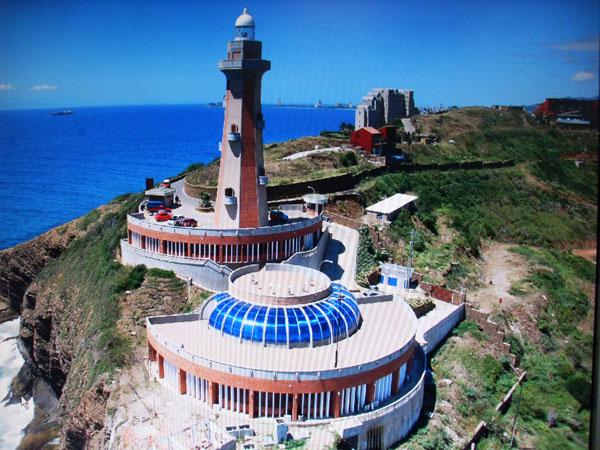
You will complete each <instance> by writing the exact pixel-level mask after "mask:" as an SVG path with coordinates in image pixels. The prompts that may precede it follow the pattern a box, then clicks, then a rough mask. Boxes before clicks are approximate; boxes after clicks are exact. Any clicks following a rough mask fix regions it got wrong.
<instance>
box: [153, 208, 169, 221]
mask: <svg viewBox="0 0 600 450" xmlns="http://www.w3.org/2000/svg"><path fill="white" fill-rule="evenodd" d="M171 217H173V215H172V214H171V213H170V212H169V211H164V210H163V211H159V212H157V213H156V214H155V215H154V218H155V219H156V221H157V222H166V221H167V220H169V219H170V218H171Z"/></svg>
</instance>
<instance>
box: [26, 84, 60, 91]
mask: <svg viewBox="0 0 600 450" xmlns="http://www.w3.org/2000/svg"><path fill="white" fill-rule="evenodd" d="M57 89H58V86H54V85H53V84H36V85H35V86H32V87H31V88H30V89H29V90H30V91H37V92H40V91H56V90H57Z"/></svg>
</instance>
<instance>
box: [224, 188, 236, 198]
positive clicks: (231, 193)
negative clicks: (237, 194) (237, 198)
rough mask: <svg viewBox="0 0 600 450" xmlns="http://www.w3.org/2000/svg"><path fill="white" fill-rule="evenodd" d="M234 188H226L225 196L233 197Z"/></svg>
mask: <svg viewBox="0 0 600 450" xmlns="http://www.w3.org/2000/svg"><path fill="white" fill-rule="evenodd" d="M233 196H234V195H233V188H225V197H233Z"/></svg>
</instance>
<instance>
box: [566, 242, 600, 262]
mask: <svg viewBox="0 0 600 450" xmlns="http://www.w3.org/2000/svg"><path fill="white" fill-rule="evenodd" d="M596 245H597V242H596V241H587V242H582V243H581V244H580V247H577V248H574V249H572V250H571V251H572V252H573V254H574V255H576V256H581V257H582V258H585V259H587V260H588V261H592V262H593V263H596V259H597V257H598V253H597V252H598V250H597V249H596Z"/></svg>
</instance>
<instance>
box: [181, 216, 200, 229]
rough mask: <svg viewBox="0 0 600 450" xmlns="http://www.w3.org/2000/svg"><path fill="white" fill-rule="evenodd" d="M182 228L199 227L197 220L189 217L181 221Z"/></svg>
mask: <svg viewBox="0 0 600 450" xmlns="http://www.w3.org/2000/svg"><path fill="white" fill-rule="evenodd" d="M180 223H181V226H182V227H197V226H198V221H197V220H196V219H192V218H191V217H187V218H185V219H183V220H181V221H180Z"/></svg>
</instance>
